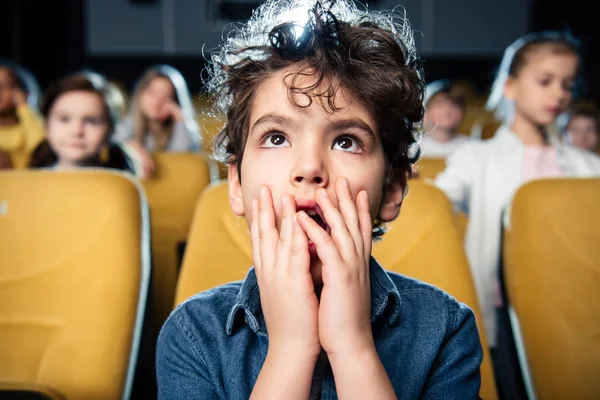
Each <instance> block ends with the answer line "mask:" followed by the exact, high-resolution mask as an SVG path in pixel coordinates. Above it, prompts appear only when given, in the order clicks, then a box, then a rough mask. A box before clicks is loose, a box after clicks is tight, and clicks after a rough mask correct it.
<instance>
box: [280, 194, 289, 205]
mask: <svg viewBox="0 0 600 400" xmlns="http://www.w3.org/2000/svg"><path fill="white" fill-rule="evenodd" d="M287 202H288V197H287V195H286V194H284V195H283V197H282V198H281V204H283V205H286V204H287Z"/></svg>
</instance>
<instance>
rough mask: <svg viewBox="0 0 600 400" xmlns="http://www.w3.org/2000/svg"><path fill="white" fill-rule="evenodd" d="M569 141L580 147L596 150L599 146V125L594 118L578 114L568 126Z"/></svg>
mask: <svg viewBox="0 0 600 400" xmlns="http://www.w3.org/2000/svg"><path fill="white" fill-rule="evenodd" d="M567 138H568V140H569V142H570V143H571V144H572V145H573V146H575V147H579V148H580V149H584V150H589V151H594V150H596V147H598V127H597V126H596V121H595V120H594V118H590V117H588V116H585V115H577V116H575V117H573V119H571V122H569V125H568V126H567Z"/></svg>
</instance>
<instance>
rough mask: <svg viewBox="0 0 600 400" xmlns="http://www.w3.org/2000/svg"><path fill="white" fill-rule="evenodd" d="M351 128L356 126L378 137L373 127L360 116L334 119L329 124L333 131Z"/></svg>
mask: <svg viewBox="0 0 600 400" xmlns="http://www.w3.org/2000/svg"><path fill="white" fill-rule="evenodd" d="M350 128H356V129H360V130H362V131H364V132H365V133H366V134H367V135H369V136H372V137H373V138H376V137H377V136H376V135H375V132H373V129H371V127H370V126H369V124H367V123H366V122H365V121H363V120H362V119H360V118H350V119H341V120H338V121H334V122H332V123H331V125H330V126H329V129H330V130H332V131H343V130H346V129H350Z"/></svg>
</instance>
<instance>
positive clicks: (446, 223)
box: [373, 181, 496, 399]
mask: <svg viewBox="0 0 600 400" xmlns="http://www.w3.org/2000/svg"><path fill="white" fill-rule="evenodd" d="M462 239H463V235H462V232H461V231H460V230H459V227H458V225H457V220H456V216H455V214H454V211H453V209H452V205H451V203H450V201H449V200H448V198H447V197H446V196H445V195H444V193H443V192H442V191H441V190H439V189H438V188H436V187H435V186H433V185H431V184H428V183H426V182H422V181H411V182H410V184H409V192H408V195H407V197H406V199H405V200H404V204H402V209H401V212H400V216H399V217H398V218H397V219H396V220H395V221H393V222H392V223H390V224H388V232H387V233H386V234H385V235H384V236H383V239H382V240H381V241H380V242H378V243H375V244H374V245H373V256H374V257H375V258H376V259H377V260H378V261H379V262H380V263H381V265H383V266H385V268H386V269H388V270H390V271H394V272H398V273H401V274H403V275H406V276H410V277H412V278H415V279H419V280H421V281H423V282H427V283H430V284H432V285H434V286H436V287H438V288H440V289H442V290H444V291H445V292H447V293H449V294H451V295H452V296H454V297H455V298H456V299H457V300H459V301H461V302H463V303H465V304H467V305H468V306H469V307H470V308H471V309H472V310H473V312H474V313H475V316H476V319H477V321H478V324H477V325H478V328H479V335H480V339H481V344H482V347H483V353H484V359H483V363H482V365H481V382H482V386H481V392H480V394H481V396H482V397H483V398H484V399H495V398H496V386H495V383H494V375H493V372H492V365H491V360H490V355H489V351H488V345H487V338H486V335H485V331H484V329H483V323H482V322H480V321H483V319H482V318H483V316H482V314H481V309H480V307H479V302H478V300H477V294H476V292H475V285H474V283H473V278H472V276H471V270H470V268H469V263H468V261H467V257H466V254H465V251H464V247H463V240H462Z"/></svg>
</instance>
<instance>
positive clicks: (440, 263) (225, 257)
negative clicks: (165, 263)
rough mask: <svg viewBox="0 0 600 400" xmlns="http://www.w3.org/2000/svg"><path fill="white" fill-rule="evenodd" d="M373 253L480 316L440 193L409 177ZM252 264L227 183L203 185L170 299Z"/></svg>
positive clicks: (485, 371) (488, 373)
mask: <svg viewBox="0 0 600 400" xmlns="http://www.w3.org/2000/svg"><path fill="white" fill-rule="evenodd" d="M390 227H391V229H390V231H389V232H388V233H386V235H384V238H383V240H382V241H381V242H380V243H377V244H375V245H374V248H373V255H374V256H375V258H376V259H377V260H378V261H380V262H381V264H382V265H383V266H384V267H385V268H386V269H388V270H391V271H395V272H399V273H402V274H404V275H407V276H410V277H413V278H416V279H420V280H423V281H425V282H428V283H430V284H433V285H435V286H437V287H439V288H441V289H443V290H445V291H447V292H448V293H450V294H451V295H453V296H455V297H456V298H457V299H458V300H459V301H462V302H464V303H466V304H468V305H469V306H470V307H471V309H473V311H474V312H475V315H476V318H477V320H478V321H481V311H480V309H479V304H478V301H477V297H476V294H475V288H474V285H473V281H472V277H471V273H470V269H469V265H468V262H467V258H466V255H465V253H464V250H463V244H462V236H461V233H460V232H459V230H458V228H457V226H456V222H455V220H454V213H453V210H452V206H451V204H450V202H449V200H448V199H447V198H446V196H445V195H444V194H443V193H442V192H441V191H440V190H439V189H437V188H435V187H434V186H432V185H429V184H426V183H423V182H418V181H414V182H411V183H410V191H409V194H408V198H407V199H406V204H404V205H403V208H402V211H401V213H400V217H399V218H398V220H396V221H394V223H393V224H391V225H390ZM251 265H252V249H251V245H250V235H249V233H248V227H247V224H246V221H245V220H244V219H242V218H238V217H236V216H234V215H233V213H232V212H231V210H230V208H229V201H228V193H227V184H225V183H221V184H218V185H215V186H212V187H210V188H207V190H205V192H204V193H203V194H202V196H201V198H200V201H199V203H198V207H197V208H196V214H195V216H194V222H193V224H192V228H191V232H190V237H189V241H188V248H187V249H186V254H185V258H184V262H183V267H182V271H181V274H180V278H179V283H178V287H177V293H176V296H175V298H176V304H178V303H180V302H182V301H184V300H185V299H187V298H188V297H190V296H192V295H194V294H195V293H198V292H200V291H202V290H206V289H210V288H212V287H214V286H217V285H220V284H223V283H226V282H230V281H234V280H240V279H243V278H244V277H245V275H246V273H247V270H248V268H249V266H251ZM478 326H479V327H480V329H479V332H480V335H481V342H482V347H483V351H484V361H483V364H482V367H481V375H482V388H481V395H482V397H483V398H485V399H495V398H496V389H495V383H494V377H493V373H492V367H491V361H490V357H489V352H488V347H487V340H486V337H485V333H484V331H483V325H482V324H481V323H480V324H478Z"/></svg>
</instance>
